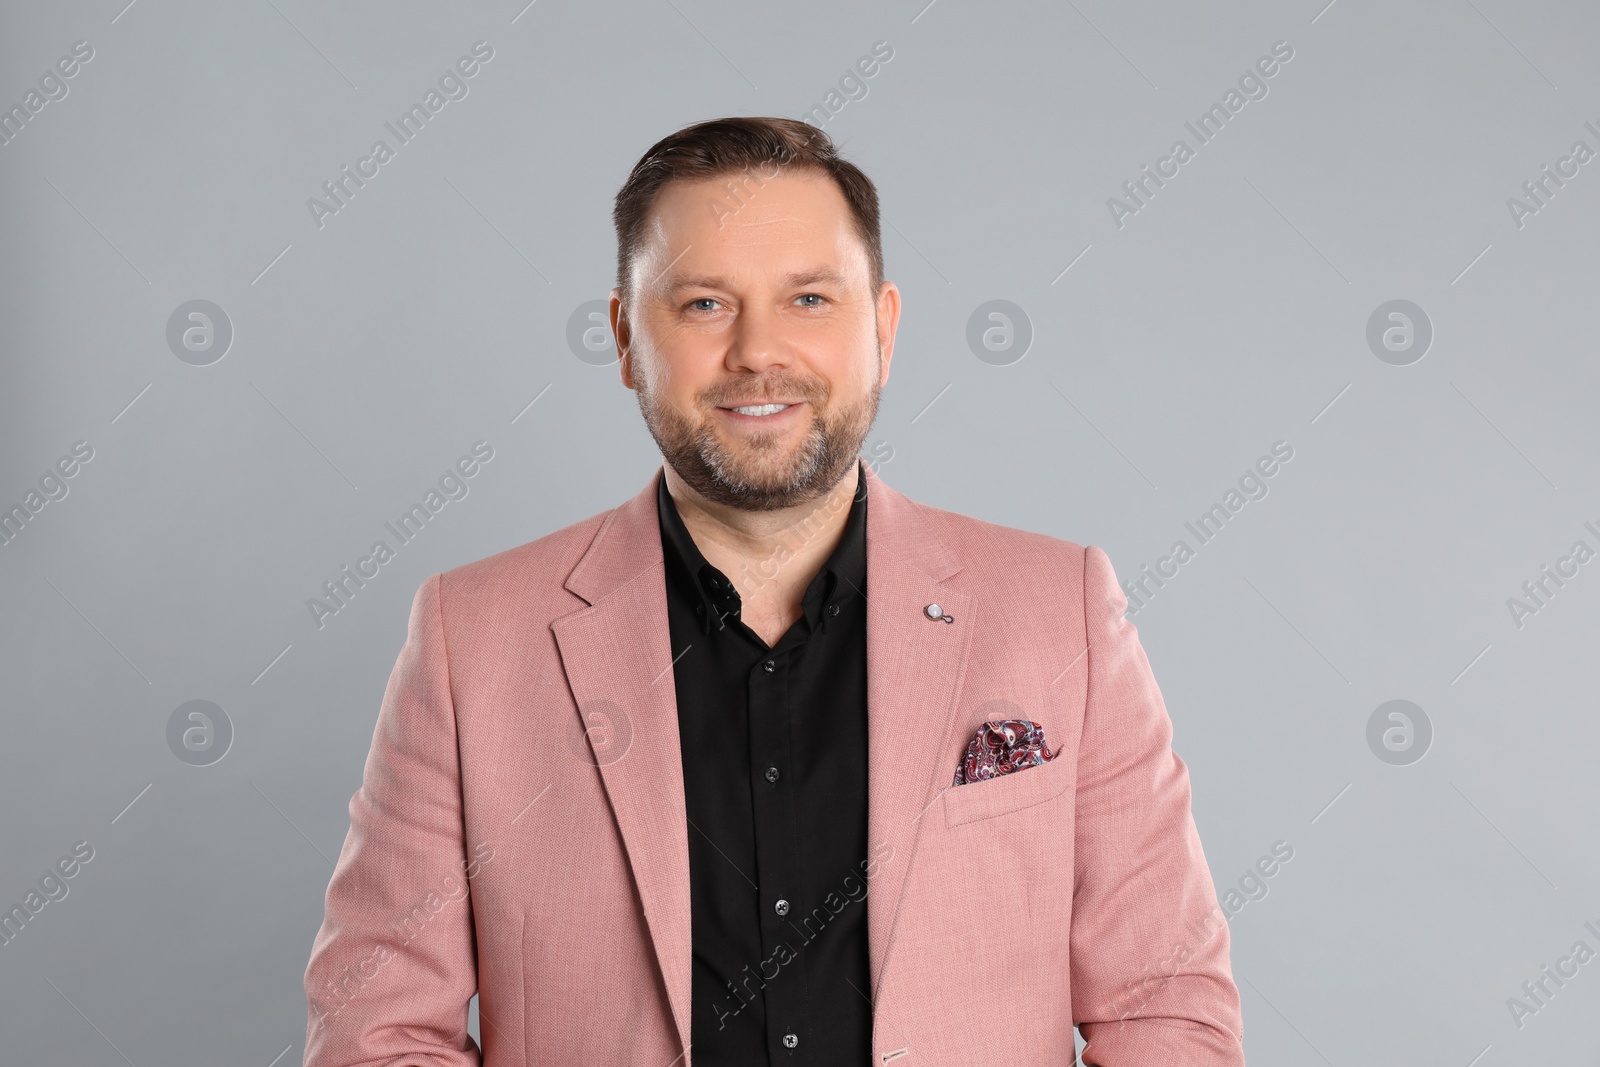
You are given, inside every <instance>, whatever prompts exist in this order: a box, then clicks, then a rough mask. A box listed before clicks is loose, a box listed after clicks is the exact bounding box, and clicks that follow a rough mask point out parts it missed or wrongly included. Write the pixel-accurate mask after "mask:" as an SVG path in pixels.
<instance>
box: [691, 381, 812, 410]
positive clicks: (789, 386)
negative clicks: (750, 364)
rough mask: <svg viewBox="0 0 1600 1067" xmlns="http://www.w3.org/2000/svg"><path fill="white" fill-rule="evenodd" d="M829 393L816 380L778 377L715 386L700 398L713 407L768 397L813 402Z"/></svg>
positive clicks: (733, 405) (735, 405) (746, 402)
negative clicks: (749, 383)
mask: <svg viewBox="0 0 1600 1067" xmlns="http://www.w3.org/2000/svg"><path fill="white" fill-rule="evenodd" d="M827 395H828V393H827V390H826V389H825V388H822V387H820V386H818V385H817V384H816V383H814V382H810V381H802V380H800V379H789V378H776V379H770V380H768V381H767V382H765V383H763V384H760V385H748V384H745V383H743V382H741V383H739V385H738V386H726V387H713V388H711V389H707V390H706V391H705V392H703V393H701V394H700V400H701V401H702V402H704V403H706V404H709V405H710V406H712V407H724V408H726V407H738V406H739V405H741V404H753V403H755V402H756V401H758V400H762V399H765V398H766V397H784V398H788V399H798V400H804V401H807V402H811V401H815V400H818V399H820V398H823V397H826V396H827Z"/></svg>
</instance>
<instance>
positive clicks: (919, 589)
mask: <svg viewBox="0 0 1600 1067" xmlns="http://www.w3.org/2000/svg"><path fill="white" fill-rule="evenodd" d="M866 479H867V493H868V496H867V598H866V600H867V745H868V753H867V762H868V775H867V847H868V856H869V859H870V858H877V859H878V861H879V862H878V864H877V869H876V871H873V870H872V869H871V868H869V881H868V889H867V897H866V900H867V936H868V940H869V942H870V951H871V979H872V1002H873V1004H874V1005H875V1006H876V1005H877V1004H879V1003H881V996H882V990H883V978H884V973H885V971H886V969H887V965H888V961H889V951H890V949H891V947H892V946H893V941H894V931H895V928H896V920H897V918H898V916H899V914H900V902H901V898H902V896H903V895H904V892H905V884H906V875H907V873H908V872H909V871H910V870H911V861H912V857H913V855H914V854H915V852H916V848H917V843H918V841H919V840H920V838H919V830H920V829H921V827H922V825H923V822H924V821H925V820H924V815H925V813H926V812H927V811H928V809H929V808H930V806H931V805H932V804H933V802H934V801H935V800H936V799H938V797H939V795H940V793H942V792H943V791H944V789H945V788H946V787H947V786H949V785H950V779H951V776H952V775H953V774H954V773H955V772H954V767H953V766H952V767H946V766H945V765H944V764H943V763H942V762H941V761H940V759H939V756H940V753H942V752H944V751H947V749H948V744H947V741H948V739H949V734H950V731H951V729H952V728H953V727H954V724H955V715H954V714H953V711H954V707H955V700H956V695H957V694H958V693H959V692H960V690H961V682H962V679H963V678H964V676H965V673H966V665H967V652H968V650H969V649H970V648H971V646H972V632H973V624H974V622H975V621H976V618H975V615H976V611H977V599H976V598H975V597H972V596H969V595H967V594H964V593H960V592H957V591H956V590H954V589H952V588H949V587H946V586H944V585H943V584H941V583H943V582H944V580H945V579H946V578H949V577H950V576H951V575H952V574H955V573H956V572H957V571H959V570H960V569H961V564H960V561H959V560H958V559H956V557H955V556H954V554H952V553H951V552H950V550H949V549H948V548H947V547H946V546H945V544H944V543H943V542H942V541H941V540H940V539H939V538H938V536H937V535H936V534H935V533H934V531H933V529H932V528H931V527H930V526H929V525H928V522H927V520H926V519H925V518H924V517H923V515H922V514H921V511H920V510H919V509H920V505H918V504H917V503H916V502H915V501H912V500H911V499H909V498H908V497H906V496H905V495H904V494H903V493H900V492H898V491H897V490H895V489H892V488H890V487H889V486H888V485H885V484H884V483H883V481H882V480H881V479H879V478H878V476H877V474H875V473H874V472H873V470H872V468H871V467H870V466H868V467H866ZM930 604H938V605H939V608H940V611H941V614H944V615H949V616H951V617H952V618H953V619H954V622H951V623H946V622H943V621H942V620H934V619H930V618H929V617H928V616H927V615H926V614H925V609H926V608H927V606H928V605H930ZM888 849H893V851H892V852H889V851H888Z"/></svg>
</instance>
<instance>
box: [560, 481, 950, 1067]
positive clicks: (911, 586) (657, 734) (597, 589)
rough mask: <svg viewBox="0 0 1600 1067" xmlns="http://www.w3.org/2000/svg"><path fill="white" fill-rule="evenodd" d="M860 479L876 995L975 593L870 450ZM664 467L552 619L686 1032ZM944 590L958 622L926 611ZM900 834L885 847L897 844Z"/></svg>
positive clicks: (946, 727)
mask: <svg viewBox="0 0 1600 1067" xmlns="http://www.w3.org/2000/svg"><path fill="white" fill-rule="evenodd" d="M865 471H866V473H865V479H866V486H867V493H868V496H867V589H866V604H867V735H868V766H869V773H868V783H867V809H868V810H867V838H868V848H869V859H870V858H875V859H876V860H877V864H876V869H875V870H872V869H869V887H868V893H867V898H866V899H867V927H868V941H869V946H870V949H869V950H870V975H871V982H872V1000H873V1003H874V1004H877V1003H878V1001H879V995H880V992H881V990H882V987H883V976H884V973H885V969H886V967H887V963H888V959H889V950H890V948H891V946H892V943H893V935H894V931H895V927H896V918H897V916H898V914H899V910H900V901H901V898H902V896H903V894H904V890H905V883H906V875H907V873H908V872H909V870H910V868H911V860H912V856H913V854H914V853H915V851H916V846H917V842H918V840H919V833H918V832H919V829H920V827H921V825H922V820H923V815H924V813H925V812H926V811H927V810H928V808H929V807H930V806H931V804H932V803H933V801H934V800H936V799H937V798H938V796H939V794H940V793H941V792H942V791H943V789H944V787H946V786H948V785H949V784H950V783H949V777H950V774H951V773H953V772H952V771H949V770H948V769H947V768H945V767H943V766H942V764H941V763H940V760H939V754H940V753H941V752H943V751H945V749H946V748H947V745H946V742H947V740H948V735H949V732H950V729H951V728H952V725H953V723H954V721H955V717H954V715H953V714H952V712H953V708H954V705H955V700H956V696H957V694H958V693H959V692H960V689H961V681H962V678H963V676H964V673H965V669H966V663H967V652H968V650H969V648H970V647H971V643H972V627H973V624H974V622H975V612H976V609H977V600H976V598H974V597H972V596H970V595H967V594H964V593H960V592H957V591H956V590H954V589H951V588H946V587H944V586H943V585H942V584H941V583H942V582H943V581H944V580H945V579H947V578H949V577H950V576H951V575H953V574H955V573H956V572H957V571H959V570H960V569H961V565H960V562H959V561H958V560H957V559H956V557H955V556H954V555H953V554H952V553H951V552H950V550H949V549H948V548H947V547H946V546H945V545H944V543H943V542H942V541H941V540H939V538H938V536H937V535H936V534H935V533H934V531H933V530H932V528H931V527H930V526H929V524H928V523H927V520H926V519H925V518H924V517H923V515H922V514H921V512H920V510H919V505H917V504H916V503H915V502H914V501H912V500H910V499H909V498H907V497H906V496H905V495H904V494H902V493H900V492H898V491H896V490H894V489H892V488H890V487H889V486H888V485H886V484H884V482H883V481H882V480H881V479H880V478H879V477H878V476H877V474H876V473H875V472H874V471H873V470H872V468H871V467H870V466H867V467H865ZM658 477H660V468H657V472H656V475H655V476H654V477H652V478H651V479H650V480H649V482H648V483H647V484H646V485H645V487H644V488H643V489H641V490H640V491H639V492H638V493H637V494H635V495H634V497H633V498H632V499H630V500H628V501H627V502H626V503H624V504H622V505H621V506H620V507H618V508H616V509H615V510H613V511H612V512H611V513H610V514H609V515H608V516H607V517H606V519H605V520H604V521H603V522H602V523H601V526H600V529H599V530H598V531H597V532H596V534H595V538H594V541H593V542H592V543H591V545H590V546H589V550H588V551H587V552H586V553H585V554H584V556H583V558H582V559H581V560H579V562H578V564H577V566H576V567H574V568H573V570H572V573H571V574H570V575H569V576H568V577H567V580H566V588H567V589H569V590H571V591H572V592H573V593H575V594H577V595H578V596H580V597H582V598H583V599H584V600H585V601H587V602H588V605H589V606H587V607H584V608H580V609H578V610H577V611H575V612H573V613H571V614H569V615H565V616H563V617H561V618H559V619H557V620H556V621H555V622H554V623H552V624H551V629H552V631H553V632H554V634H555V638H556V644H557V647H558V648H559V650H560V653H561V661H562V665H563V668H564V669H565V671H566V675H567V680H568V682H569V684H570V685H571V687H572V692H573V695H574V697H575V698H576V700H577V703H578V714H579V716H580V718H581V719H582V726H583V727H584V728H585V729H586V730H588V731H589V736H590V739H591V741H592V742H593V743H594V751H595V761H596V763H598V764H599V770H600V774H601V776H602V778H603V780H604V782H605V789H606V795H607V797H608V798H609V799H610V802H611V806H612V809H613V811H614V812H615V815H616V820H617V825H618V827H619V828H620V829H621V833H622V839H623V844H624V847H625V848H626V849H627V852H628V859H629V865H630V866H631V868H632V870H633V875H634V880H635V883H636V884H637V886H638V889H639V897H640V901H641V903H642V904H643V907H644V914H645V921H646V925H647V927H648V929H649V931H650V937H651V940H652V942H653V943H654V948H655V953H656V959H657V962H658V963H659V965H660V967H661V973H662V976H663V979H664V981H665V984H666V989H667V998H668V1000H669V1002H670V1004H671V1009H672V1014H673V1017H674V1021H675V1022H676V1024H677V1028H678V1034H679V1037H680V1039H681V1040H682V1042H683V1046H684V1048H685V1049H687V1048H688V1047H689V1040H690V1016H689V998H690V984H691V982H690V976H691V964H692V951H693V945H692V942H691V913H690V898H689V838H688V815H687V812H686V809H685V802H684V788H683V763H682V753H681V749H680V745H679V737H678V709H677V698H676V694H675V692H674V688H673V680H672V672H671V671H670V669H669V668H670V666H671V664H672V662H673V658H674V655H675V653H674V650H673V649H672V647H671V635H670V632H669V629H668V625H667V602H666V584H665V576H664V568H663V560H662V554H661V532H660V525H659V520H658V518H657V514H656V478H658ZM929 604H938V605H939V606H940V608H941V611H942V613H943V614H947V615H951V616H953V617H954V620H955V621H954V623H945V622H943V621H936V620H932V619H929V618H928V617H927V615H926V614H925V613H924V609H925V608H926V607H927V605H929ZM891 850H892V851H891Z"/></svg>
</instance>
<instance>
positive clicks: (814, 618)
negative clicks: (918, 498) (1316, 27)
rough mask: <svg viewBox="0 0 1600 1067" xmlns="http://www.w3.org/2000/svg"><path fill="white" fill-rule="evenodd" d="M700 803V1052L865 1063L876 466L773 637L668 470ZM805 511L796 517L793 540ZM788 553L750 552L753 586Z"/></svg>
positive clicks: (687, 720)
mask: <svg viewBox="0 0 1600 1067" xmlns="http://www.w3.org/2000/svg"><path fill="white" fill-rule="evenodd" d="M658 478H659V482H658V490H657V494H656V499H657V511H658V514H659V517H660V521H661V544H662V554H663V556H664V557H665V562H666V586H667V617H668V622H669V624H670V625H669V628H670V630H671V635H672V652H673V655H674V656H675V657H676V660H675V662H674V664H673V668H672V670H673V683H674V686H675V689H676V692H677V698H678V731H679V736H680V738H681V741H682V755H683V784H684V799H685V801H686V804H687V810H688V816H689V883H690V886H689V888H690V901H691V913H692V920H693V942H694V962H693V982H692V985H691V1009H690V1016H691V1020H692V1021H691V1027H690V1041H691V1043H692V1045H693V1049H694V1051H693V1057H694V1062H695V1067H722V1065H737V1067H750V1065H752V1064H768V1063H771V1064H794V1065H800V1064H816V1065H819V1067H820V1065H825V1067H835V1065H838V1064H846V1063H867V1062H868V1061H869V1060H870V1059H871V1056H872V1005H871V1002H870V1000H869V996H870V990H869V979H868V972H869V968H868V954H867V902H866V893H867V880H866V875H865V873H864V872H865V870H866V866H867V862H866V856H867V641H866V635H867V606H866V588H867V581H866V574H867V553H866V525H867V501H866V479H865V477H864V475H863V474H862V473H861V466H860V462H859V461H857V464H856V493H855V497H854V499H853V501H852V503H851V505H850V513H849V515H848V516H847V517H846V519H845V526H844V535H843V537H842V538H841V539H840V541H839V545H838V547H837V548H836V549H835V550H834V552H833V554H832V555H831V556H829V557H828V560H827V562H826V563H825V564H824V565H823V567H822V569H821V570H820V571H818V572H817V576H816V578H815V579H813V580H812V582H811V584H810V585H809V586H808V587H807V589H806V592H805V597H804V600H803V604H802V608H803V612H804V614H803V616H802V617H801V618H800V619H798V620H796V621H795V623H794V624H793V625H792V626H790V627H789V629H788V631H787V632H786V633H785V634H784V635H783V636H782V637H781V638H780V639H779V640H778V643H777V644H776V645H774V646H772V647H770V648H769V647H768V646H767V644H766V642H765V641H763V640H762V639H761V638H760V637H759V636H758V635H757V634H756V633H755V631H754V630H751V629H750V628H749V627H748V626H746V625H745V624H744V622H743V621H742V620H741V619H740V615H739V609H740V596H739V592H738V588H736V586H735V583H733V582H730V581H729V580H728V577H727V576H726V575H724V574H723V573H722V571H720V570H718V569H717V568H716V567H714V566H712V565H711V564H710V563H708V562H706V559H705V557H704V556H703V555H702V554H701V553H700V550H699V548H698V547H697V546H696V545H695V543H694V539H693V538H692V537H690V535H689V532H688V530H687V529H686V528H685V527H684V525H683V519H682V518H681V517H680V516H679V515H678V509H677V505H676V504H674V503H673V500H672V495H671V494H670V493H669V492H667V485H666V477H665V475H664V474H663V475H660V476H658ZM805 535H806V529H805V527H804V526H802V527H800V528H797V529H796V530H795V531H793V538H794V539H793V540H791V541H790V542H788V543H789V544H790V545H794V544H795V543H796V542H797V541H799V540H800V539H802V538H804V536H805ZM781 559H782V557H781V556H779V557H775V558H774V559H773V560H770V561H766V562H764V563H762V564H758V565H757V566H755V567H752V568H750V569H749V570H748V571H747V573H746V574H745V575H743V576H742V577H741V579H740V581H739V582H738V587H742V588H746V589H750V588H755V587H756V586H757V585H758V583H759V582H760V581H761V580H762V576H765V577H766V578H768V579H770V578H771V577H773V576H774V575H775V574H776V573H777V568H779V567H781V566H783V563H782V562H780V560H781Z"/></svg>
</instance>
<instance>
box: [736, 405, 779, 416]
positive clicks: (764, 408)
mask: <svg viewBox="0 0 1600 1067" xmlns="http://www.w3.org/2000/svg"><path fill="white" fill-rule="evenodd" d="M788 406H789V405H788V404H753V405H751V406H749V407H742V408H734V409H733V410H735V411H737V412H738V413H739V414H741V415H772V414H776V413H777V412H779V411H782V410H783V409H784V408H786V407H788Z"/></svg>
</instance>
